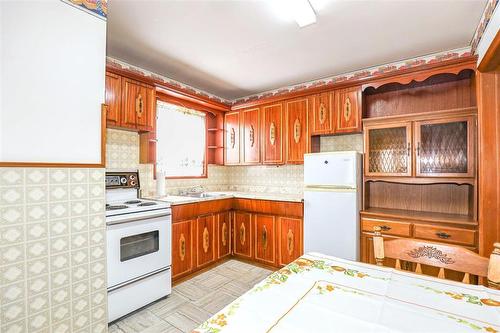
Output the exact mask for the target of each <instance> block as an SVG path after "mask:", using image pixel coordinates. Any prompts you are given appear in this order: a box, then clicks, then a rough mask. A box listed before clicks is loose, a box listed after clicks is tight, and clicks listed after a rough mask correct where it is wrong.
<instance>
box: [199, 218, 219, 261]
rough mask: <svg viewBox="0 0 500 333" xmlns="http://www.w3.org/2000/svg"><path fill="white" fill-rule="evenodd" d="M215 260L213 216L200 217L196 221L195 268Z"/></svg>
mask: <svg viewBox="0 0 500 333" xmlns="http://www.w3.org/2000/svg"><path fill="white" fill-rule="evenodd" d="M214 260H215V219H214V215H207V216H200V217H198V219H197V220H196V267H201V266H205V265H206V264H209V263H211V262H212V261H214Z"/></svg>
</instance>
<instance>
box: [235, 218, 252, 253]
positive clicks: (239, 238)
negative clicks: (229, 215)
mask: <svg viewBox="0 0 500 333" xmlns="http://www.w3.org/2000/svg"><path fill="white" fill-rule="evenodd" d="M233 236H234V237H233V253H234V254H235V255H237V256H241V257H244V258H247V259H251V258H253V256H252V214H250V213H246V212H238V211H236V212H234V219H233Z"/></svg>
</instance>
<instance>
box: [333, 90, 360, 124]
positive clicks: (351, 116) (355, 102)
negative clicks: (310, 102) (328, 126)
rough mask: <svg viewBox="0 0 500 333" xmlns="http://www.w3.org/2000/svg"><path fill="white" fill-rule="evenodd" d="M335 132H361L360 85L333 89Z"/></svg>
mask: <svg viewBox="0 0 500 333" xmlns="http://www.w3.org/2000/svg"><path fill="white" fill-rule="evenodd" d="M334 113H335V133H354V132H361V116H362V104H361V87H359V86H356V87H350V88H346V89H338V90H335V112H334Z"/></svg>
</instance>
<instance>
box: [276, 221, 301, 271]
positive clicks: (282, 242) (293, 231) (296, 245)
mask: <svg viewBox="0 0 500 333" xmlns="http://www.w3.org/2000/svg"><path fill="white" fill-rule="evenodd" d="M278 223H279V226H278V237H277V238H278V244H279V245H278V247H279V259H278V264H279V265H280V266H284V265H287V264H289V263H291V262H292V261H294V260H295V259H297V258H298V257H300V256H301V255H302V254H303V253H302V251H303V250H302V230H303V228H302V219H295V218H288V217H280V218H279V221H278Z"/></svg>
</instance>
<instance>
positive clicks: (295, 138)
mask: <svg viewBox="0 0 500 333" xmlns="http://www.w3.org/2000/svg"><path fill="white" fill-rule="evenodd" d="M311 104H312V103H311V99H310V98H309V97H303V98H297V99H294V100H290V101H286V102H285V112H286V162H287V163H290V164H300V163H304V154H305V153H308V152H309V130H308V127H309V122H308V117H309V110H310V108H311Z"/></svg>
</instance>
